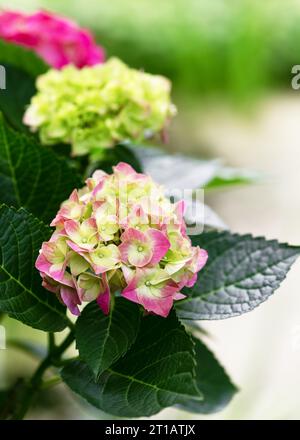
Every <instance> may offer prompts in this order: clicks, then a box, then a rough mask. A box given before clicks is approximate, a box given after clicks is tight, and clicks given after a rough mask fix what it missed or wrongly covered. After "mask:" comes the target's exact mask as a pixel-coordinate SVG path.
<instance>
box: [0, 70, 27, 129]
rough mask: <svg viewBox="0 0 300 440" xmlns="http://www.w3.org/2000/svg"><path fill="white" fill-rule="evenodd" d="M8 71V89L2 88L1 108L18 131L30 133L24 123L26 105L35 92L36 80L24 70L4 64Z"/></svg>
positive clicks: (0, 96)
mask: <svg viewBox="0 0 300 440" xmlns="http://www.w3.org/2000/svg"><path fill="white" fill-rule="evenodd" d="M2 65H3V66H4V67H5V71H6V89H4V90H0V110H1V111H2V113H3V114H4V116H5V118H6V120H7V121H8V122H9V123H10V125H11V126H12V127H14V128H15V129H16V130H18V131H22V132H25V133H29V130H28V128H27V127H26V126H25V125H24V124H23V116H24V113H25V109H26V106H27V105H28V104H29V103H30V100H31V97H32V96H33V95H34V94H35V92H36V89H35V80H34V78H33V77H32V76H30V75H29V74H28V73H27V72H25V71H24V70H21V69H19V68H18V67H15V66H11V65H10V64H2Z"/></svg>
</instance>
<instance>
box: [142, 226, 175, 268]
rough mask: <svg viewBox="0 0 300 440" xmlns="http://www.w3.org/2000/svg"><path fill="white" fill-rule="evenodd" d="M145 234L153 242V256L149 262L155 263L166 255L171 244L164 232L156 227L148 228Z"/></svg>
mask: <svg viewBox="0 0 300 440" xmlns="http://www.w3.org/2000/svg"><path fill="white" fill-rule="evenodd" d="M147 236H148V237H150V239H151V241H152V244H153V256H152V259H151V261H150V264H156V263H158V262H159V261H160V260H161V259H162V258H163V257H164V256H165V255H166V253H167V252H168V250H169V249H170V246H171V244H170V242H169V240H168V239H167V237H166V236H165V234H163V233H162V232H161V231H159V230H157V229H149V230H148V231H147Z"/></svg>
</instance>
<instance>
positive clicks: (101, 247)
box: [36, 163, 207, 317]
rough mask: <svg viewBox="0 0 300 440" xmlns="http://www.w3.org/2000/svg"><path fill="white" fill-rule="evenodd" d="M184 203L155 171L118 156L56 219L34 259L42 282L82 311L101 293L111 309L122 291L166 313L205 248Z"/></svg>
mask: <svg viewBox="0 0 300 440" xmlns="http://www.w3.org/2000/svg"><path fill="white" fill-rule="evenodd" d="M183 215H184V203H183V202H182V201H181V202H178V203H175V204H174V203H171V201H170V200H169V199H167V198H166V197H165V196H164V190H163V188H162V187H161V186H160V185H158V184H156V183H155V182H153V180H152V179H151V177H150V176H148V175H145V174H141V173H137V172H136V171H135V170H134V169H133V168H132V167H131V166H130V165H128V164H126V163H119V164H118V165H117V166H116V167H114V169H113V173H112V174H106V173H104V172H103V171H100V170H98V171H96V172H95V173H94V174H93V176H92V177H91V178H89V179H88V180H87V181H86V186H85V187H84V188H82V189H80V190H79V191H77V190H74V191H73V192H72V194H71V195H70V197H69V199H68V200H66V201H65V202H64V203H63V204H62V206H61V208H60V210H59V211H58V213H57V215H56V217H55V218H54V220H53V221H52V223H51V226H53V227H55V231H54V232H53V234H52V237H51V238H50V240H49V241H48V242H46V243H43V245H42V248H41V250H40V254H39V256H38V258H37V261H36V268H37V269H38V270H39V271H40V274H41V276H42V279H43V286H44V287H45V288H46V289H48V290H49V291H51V292H53V293H55V294H56V295H57V296H58V298H59V299H60V300H61V301H62V302H63V303H64V304H65V305H66V306H67V307H68V308H69V310H70V311H71V312H72V313H73V314H75V315H79V313H80V305H81V304H82V302H89V301H94V300H96V301H97V302H98V304H99V307H100V308H101V309H102V310H103V312H104V313H105V314H107V313H109V308H110V302H111V297H112V295H114V294H116V295H117V294H121V295H122V296H123V297H124V298H127V299H128V300H130V301H133V302H135V303H138V304H140V305H141V306H143V307H144V309H145V310H147V311H148V312H150V313H154V314H157V315H160V316H163V317H166V316H168V314H169V312H170V310H171V308H172V306H173V303H174V301H176V300H180V299H182V298H184V297H185V295H183V294H182V293H181V289H182V288H183V287H185V286H186V287H192V286H193V285H194V283H195V282H196V279H197V275H198V272H199V271H200V270H201V269H202V267H203V266H204V265H205V263H206V260H207V252H206V251H205V250H204V249H200V247H199V246H197V247H194V246H192V243H191V240H190V238H189V237H188V236H187V235H186V225H185V222H184V217H183Z"/></svg>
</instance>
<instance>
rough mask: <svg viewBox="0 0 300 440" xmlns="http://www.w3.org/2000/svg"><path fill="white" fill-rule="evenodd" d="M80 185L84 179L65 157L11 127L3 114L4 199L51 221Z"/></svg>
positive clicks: (0, 193) (0, 179)
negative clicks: (60, 156) (57, 154)
mask: <svg viewBox="0 0 300 440" xmlns="http://www.w3.org/2000/svg"><path fill="white" fill-rule="evenodd" d="M80 186H81V179H80V178H79V177H78V176H77V175H76V173H75V172H74V170H73V169H72V168H71V167H70V166H69V165H68V164H67V163H66V162H65V160H64V159H62V158H58V157H57V156H56V155H55V153H53V152H52V151H51V150H50V149H48V148H45V147H42V146H41V145H39V144H38V143H36V142H35V140H34V139H32V138H31V137H27V136H25V135H24V134H21V133H19V132H16V131H14V130H13V129H11V128H10V127H9V126H8V125H7V124H6V123H5V121H4V120H3V116H1V115H0V203H5V204H7V205H13V206H15V207H16V208H19V207H25V208H26V209H28V211H30V212H32V213H33V214H34V215H36V216H37V217H38V218H40V219H41V220H43V221H44V222H45V223H48V222H50V221H51V220H52V219H53V217H54V216H55V214H56V212H57V210H58V208H59V206H60V204H61V202H62V201H63V200H64V199H66V198H67V197H68V196H69V195H70V193H71V192H72V190H73V189H74V188H76V187H80Z"/></svg>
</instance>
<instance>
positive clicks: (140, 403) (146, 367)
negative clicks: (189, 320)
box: [62, 312, 202, 417]
mask: <svg viewBox="0 0 300 440" xmlns="http://www.w3.org/2000/svg"><path fill="white" fill-rule="evenodd" d="M194 355H195V352H194V344H193V342H192V340H191V338H190V336H189V335H188V334H187V333H186V332H185V330H184V328H183V326H182V325H181V324H180V323H179V321H178V319H177V318H176V315H175V313H174V312H172V313H171V314H170V315H169V317H168V318H166V319H164V318H160V317H157V316H147V317H145V318H144V319H143V320H142V323H141V328H140V331H139V334H138V338H137V340H136V342H135V344H133V346H132V347H131V349H130V350H129V352H128V353H127V354H126V355H125V356H124V357H123V358H122V359H121V360H119V361H118V362H117V363H116V364H114V365H113V366H112V367H111V368H109V369H108V370H106V371H105V372H104V373H103V374H101V376H100V377H99V378H98V380H97V382H96V383H95V382H94V380H93V379H94V378H93V373H92V372H91V370H89V368H88V366H87V365H86V364H84V363H83V362H80V361H75V362H73V363H70V364H68V365H67V366H66V367H64V369H63V371H62V378H63V380H64V381H65V382H66V383H67V385H69V387H70V388H71V389H72V390H73V391H75V392H76V393H78V394H79V395H81V396H82V397H84V398H85V399H86V400H88V402H90V403H91V404H92V405H94V406H96V407H97V408H100V409H102V410H103V411H105V412H107V413H110V414H114V415H116V416H121V417H142V416H150V415H152V414H155V413H157V412H159V411H160V410H162V409H163V408H166V407H168V406H172V405H175V404H179V403H182V402H184V401H186V400H187V399H191V398H195V399H199V400H200V399H202V395H201V394H200V392H199V390H198V389H197V387H196V384H195V380H194V375H195V360H194Z"/></svg>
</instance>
